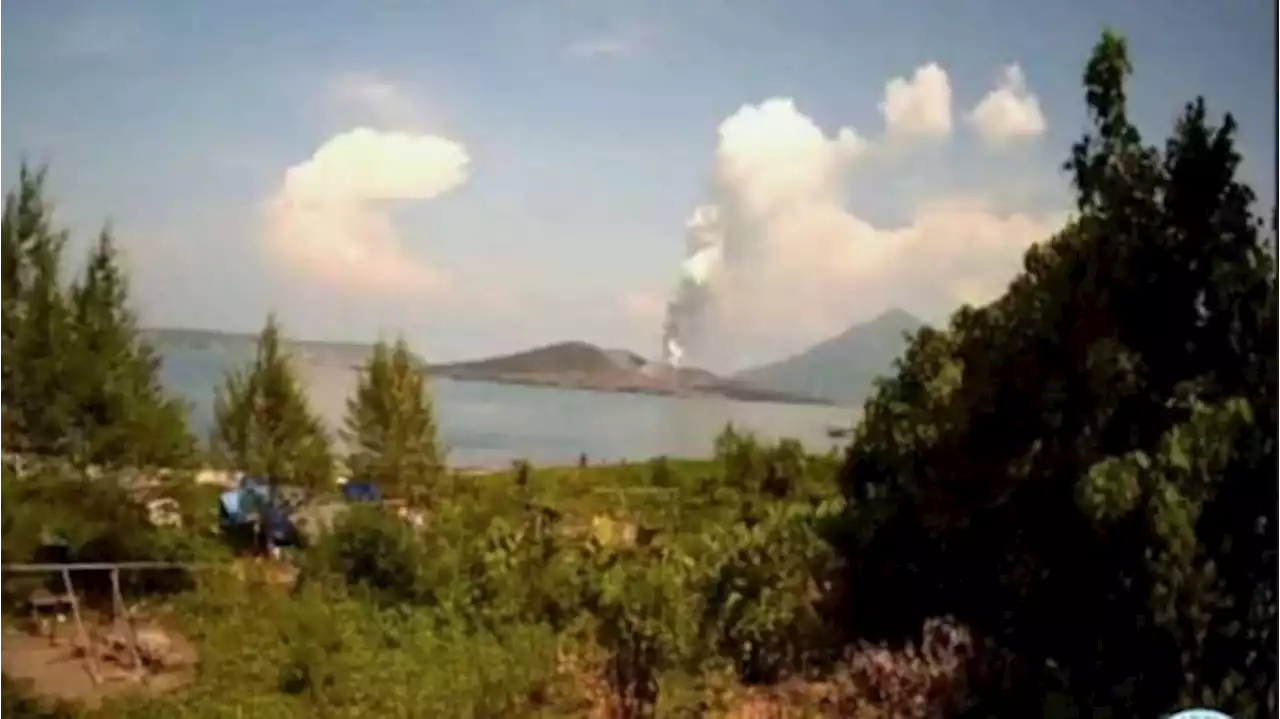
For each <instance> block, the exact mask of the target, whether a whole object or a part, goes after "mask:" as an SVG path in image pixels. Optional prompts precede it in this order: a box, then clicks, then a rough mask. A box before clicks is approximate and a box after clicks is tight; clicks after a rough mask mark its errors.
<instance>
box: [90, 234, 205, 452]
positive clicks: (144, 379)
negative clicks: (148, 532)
mask: <svg viewBox="0 0 1280 719" xmlns="http://www.w3.org/2000/svg"><path fill="white" fill-rule="evenodd" d="M69 311H70V320H71V325H72V339H73V345H74V346H73V348H72V352H71V356H70V361H69V362H68V370H69V373H70V377H69V379H70V380H71V382H72V384H71V385H70V389H71V391H72V392H73V393H74V403H75V406H74V408H73V412H72V414H71V417H70V423H69V425H68V427H67V430H68V431H69V432H71V433H72V437H73V438H74V440H73V441H74V448H73V452H74V454H75V456H76V458H77V459H78V460H79V461H80V462H81V463H83V464H87V465H95V466H101V467H112V468H119V467H166V468H182V467H188V466H190V465H191V464H192V463H193V461H194V459H195V457H196V442H195V438H194V437H193V436H192V434H191V433H190V431H189V429H188V427H187V421H186V417H187V408H186V406H185V405H184V404H183V402H181V401H180V400H178V399H176V398H173V397H170V396H167V395H166V393H165V390H164V388H163V387H162V385H161V382H160V360H159V358H158V356H157V355H156V353H155V351H154V350H153V349H152V348H151V347H150V346H148V345H147V344H146V343H145V342H143V341H142V340H141V339H140V337H139V336H138V329H137V320H136V318H135V315H134V313H133V312H132V310H131V309H130V308H129V295H128V281H127V279H126V277H125V275H124V273H123V271H122V270H121V268H120V260H119V256H118V253H117V251H116V247H115V241H114V240H113V238H112V236H111V233H110V232H109V231H108V230H106V229H104V230H103V231H102V233H101V234H99V236H98V241H97V243H96V244H95V245H94V247H93V249H92V250H91V252H90V254H89V258H88V262H87V264H86V266H85V269H84V272H83V274H82V276H81V277H80V279H79V280H78V281H77V282H76V283H75V284H74V285H72V287H71V291H70V297H69Z"/></svg>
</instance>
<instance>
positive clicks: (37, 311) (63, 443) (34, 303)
mask: <svg viewBox="0 0 1280 719" xmlns="http://www.w3.org/2000/svg"><path fill="white" fill-rule="evenodd" d="M65 244H67V235H65V234H63V233H55V232H51V230H49V229H47V228H40V229H38V230H37V232H36V234H35V235H33V237H31V243H29V246H28V247H26V248H24V249H26V252H24V257H23V261H24V262H26V264H27V269H28V270H29V276H28V278H27V283H26V287H23V288H22V292H20V294H19V299H18V322H17V328H15V329H17V331H15V336H14V344H13V349H12V362H13V365H12V367H10V370H12V371H13V375H14V377H13V381H14V384H13V388H12V390H10V391H12V393H13V398H12V399H13V403H14V408H15V421H17V432H15V438H17V439H18V441H19V446H18V449H19V450H22V452H29V453H35V454H40V455H60V454H64V453H65V452H67V450H68V449H69V443H68V440H69V435H68V434H67V431H65V429H67V426H68V423H69V422H70V418H72V413H73V412H74V407H73V406H74V402H73V399H72V395H70V393H68V380H69V379H70V376H72V371H70V366H72V354H73V352H74V347H73V343H72V333H70V322H69V321H68V307H67V297H65V294H64V292H63V288H61V285H60V284H59V270H60V269H61V257H63V247H64V246H65Z"/></svg>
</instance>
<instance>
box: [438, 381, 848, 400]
mask: <svg viewBox="0 0 1280 719" xmlns="http://www.w3.org/2000/svg"><path fill="white" fill-rule="evenodd" d="M430 376H431V377H432V378H433V379H435V378H439V379H447V380H450V381H453V382H480V383H485V384H496V385H515V386H519V387H537V388H542V389H555V390H576V391H579V392H594V393H598V394H632V395H634V394H640V395H648V396H651V397H670V398H672V399H723V400H728V401H730V402H743V403H749V404H779V405H787V406H795V407H834V408H840V407H842V406H843V405H840V404H838V403H836V402H832V401H831V400H827V399H822V398H819V397H801V396H796V395H786V394H780V393H772V392H769V391H768V390H755V389H750V388H747V389H744V390H742V391H741V392H740V393H739V392H737V391H717V390H708V389H706V388H700V387H696V386H695V387H689V388H686V389H684V390H683V391H682V390H679V389H676V390H668V389H664V388H660V387H647V386H643V385H623V386H614V387H603V386H600V385H598V384H591V383H582V382H575V381H573V380H572V379H568V378H560V377H545V376H529V375H483V374H475V375H472V374H468V373H465V372H440V373H434V372H433V373H430Z"/></svg>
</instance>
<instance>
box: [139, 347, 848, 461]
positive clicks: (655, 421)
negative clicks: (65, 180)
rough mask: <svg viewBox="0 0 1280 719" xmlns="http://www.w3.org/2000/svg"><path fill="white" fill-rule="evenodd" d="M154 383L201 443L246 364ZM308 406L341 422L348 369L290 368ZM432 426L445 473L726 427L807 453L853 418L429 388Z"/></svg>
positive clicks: (763, 406)
mask: <svg viewBox="0 0 1280 719" xmlns="http://www.w3.org/2000/svg"><path fill="white" fill-rule="evenodd" d="M164 357H165V362H164V368H163V377H164V381H165V382H166V383H167V385H168V386H169V388H170V389H171V390H172V391H174V392H177V393H178V394H180V395H182V396H183V397H184V398H186V399H187V400H188V401H189V402H190V403H191V404H192V417H191V419H192V427H193V429H194V431H195V432H196V433H197V436H199V437H201V438H206V437H208V436H209V432H210V429H211V428H212V424H213V393H214V388H215V387H216V386H218V384H220V383H221V381H222V377H223V373H224V372H226V371H227V370H228V369H229V368H231V367H234V366H237V365H238V364H239V363H240V362H242V361H244V360H245V359H247V358H243V357H238V356H230V355H227V354H222V353H220V352H218V351H216V350H199V349H183V350H172V351H169V352H166V353H165V355H164ZM299 368H300V369H302V375H303V377H304V378H305V381H306V383H307V388H308V390H309V391H310V393H311V399H312V403H313V405H312V406H313V407H314V408H315V409H316V410H317V411H318V412H320V413H321V414H322V415H323V417H324V418H325V420H326V422H328V424H329V426H330V428H331V429H336V428H337V427H338V426H339V424H340V422H341V421H342V416H343V413H344V411H345V403H346V399H347V397H349V396H350V394H351V392H352V391H353V389H354V387H355V380H356V372H355V370H354V369H351V368H349V367H345V366H342V365H334V364H332V363H318V362H307V363H302V362H300V363H299ZM432 391H433V397H434V400H435V410H436V421H437V423H438V424H439V427H440V435H441V439H442V440H443V441H444V443H445V444H446V445H447V446H448V448H449V461H450V464H452V465H454V466H459V467H476V466H486V467H487V466H502V465H506V464H508V463H510V462H511V461H513V460H516V459H527V460H529V461H531V462H533V463H535V464H542V465H546V464H571V463H574V462H576V461H577V460H578V457H579V455H580V454H581V453H584V452H585V453H586V454H587V456H588V458H589V459H590V460H591V461H593V462H597V461H618V460H631V461H635V460H644V459H648V458H650V457H654V456H658V455H666V456H669V457H703V456H708V455H709V454H710V453H711V450H712V444H713V441H714V439H715V436H716V435H717V434H718V433H719V432H720V431H721V430H722V429H724V427H725V425H726V424H728V423H730V422H732V423H733V424H734V425H735V426H736V427H739V428H742V429H745V430H750V431H753V432H756V433H758V434H759V435H761V436H762V437H768V438H780V437H792V438H795V439H798V440H800V441H801V442H803V443H804V444H805V446H806V447H809V448H811V449H813V450H816V451H823V450H826V449H828V448H830V447H832V446H834V444H835V442H833V440H832V439H830V438H829V437H828V436H827V428H828V427H830V426H832V425H838V426H847V425H848V424H849V423H850V422H851V421H852V420H853V418H854V417H855V416H856V413H857V412H856V410H853V409H849V408H843V407H822V406H812V405H789V404H775V403H766V402H736V401H732V400H727V399H719V398H675V397H660V396H654V395H640V394H621V393H605V392H587V391H581V390H564V389H555V388H545V387H524V386H519V385H503V384H494V383H489V382H459V381H454V380H449V379H442V378H437V379H434V380H433V382H432Z"/></svg>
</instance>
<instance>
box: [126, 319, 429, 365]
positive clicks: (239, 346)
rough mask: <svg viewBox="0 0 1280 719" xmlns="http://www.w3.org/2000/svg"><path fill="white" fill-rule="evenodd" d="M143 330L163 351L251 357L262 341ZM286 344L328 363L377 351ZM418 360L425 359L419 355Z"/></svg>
mask: <svg viewBox="0 0 1280 719" xmlns="http://www.w3.org/2000/svg"><path fill="white" fill-rule="evenodd" d="M140 334H141V335H142V339H144V340H146V341H147V343H148V344H150V345H151V346H152V347H155V348H156V349H157V350H159V351H161V352H171V351H174V350H200V351H214V352H218V353H221V354H227V355H231V356H236V357H240V356H243V357H251V356H252V355H253V353H254V351H255V349H256V347H257V343H258V335H257V334H251V333H248V332H220V331H218V330H191V329H171V328H152V329H143V330H141V332H140ZM284 345H285V348H286V349H288V350H289V352H290V353H292V354H293V355H294V356H296V357H298V358H299V359H302V360H308V361H314V362H324V363H326V364H328V363H334V364H337V363H344V364H349V365H357V364H360V363H362V362H364V360H365V358H367V357H368V356H369V353H370V352H372V351H373V343H362V342H317V341H312V340H295V339H290V338H285V340H284ZM418 361H419V362H422V361H423V360H422V358H421V357H419V358H418ZM424 364H425V362H424Z"/></svg>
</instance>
